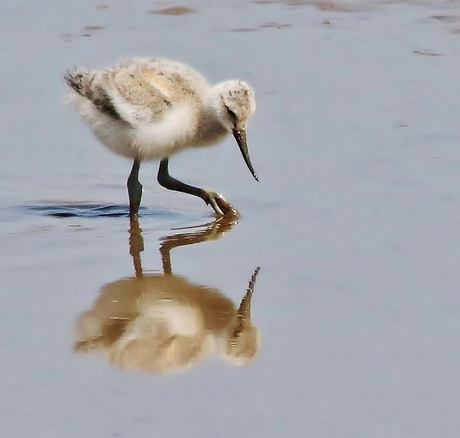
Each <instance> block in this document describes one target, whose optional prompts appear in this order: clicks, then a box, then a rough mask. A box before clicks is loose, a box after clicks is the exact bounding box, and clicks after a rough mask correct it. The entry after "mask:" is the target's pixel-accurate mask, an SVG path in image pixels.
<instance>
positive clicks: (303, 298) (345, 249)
mask: <svg viewBox="0 0 460 438" xmlns="http://www.w3.org/2000/svg"><path fill="white" fill-rule="evenodd" d="M0 12H1V13H0V41H2V43H1V47H0V53H1V55H2V59H3V63H2V69H0V83H1V84H2V86H1V91H0V96H1V99H0V120H1V122H0V123H1V126H0V131H1V132H2V141H1V143H0V151H1V157H2V159H1V160H0V185H1V187H2V190H1V191H0V281H1V288H0V316H1V317H0V346H1V350H2V360H1V361H0V375H1V379H0V392H1V394H2V397H1V398H0V424H1V434H0V435H1V436H5V437H8V438H22V437H30V436H34V437H41V436H43V437H45V436H46V437H49V436H65V437H68V438H72V437H82V436H87V437H92V436H100V437H130V436H137V437H147V436H149V437H150V436H152V434H154V435H158V436H168V437H171V438H174V437H181V438H182V437H208V436H209V437H211V436H213V437H214V436H219V437H224V438H225V437H234V436H237V435H241V436H249V435H251V436H263V437H278V436H280V435H283V436H284V435H286V436H293V437H304V436H313V437H325V438H326V437H327V438H336V437H337V438H348V437H350V438H351V437H353V438H357V437H363V438H368V437H382V438H383V437H385V438H387V437H404V438H408V437H409V438H410V437H414V438H415V437H417V438H425V437H426V438H431V437H433V436H439V437H456V436H457V434H458V429H459V427H460V421H459V419H458V413H457V411H458V409H457V406H458V405H459V403H460V379H459V377H458V375H459V374H458V370H459V368H460V353H459V348H458V343H459V341H458V340H459V336H458V333H459V330H460V322H459V321H460V318H459V316H460V305H459V297H458V293H459V285H460V271H459V270H458V266H457V265H458V261H459V260H460V245H459V244H458V242H460V227H459V225H458V224H459V223H460V195H459V187H460V154H459V152H458V151H459V144H460V130H459V124H458V120H459V114H460V103H459V99H458V96H459V92H458V91H459V90H458V88H459V85H458V83H459V81H458V80H457V72H458V67H459V60H458V50H459V46H460V35H459V29H460V21H459V18H458V17H460V11H459V10H458V6H457V5H456V4H455V3H453V2H448V1H436V2H428V1H426V2H422V1H420V2H415V1H414V2H401V3H398V2H377V1H376V2H366V3H363V2H361V3H359V2H355V1H344V2H320V1H305V2H296V1H273V2H272V1H256V2H236V3H234V4H232V5H229V4H228V3H224V2H221V3H215V4H201V3H198V2H192V1H184V2H181V3H178V4H171V3H168V2H160V3H157V4H152V2H147V1H139V2H135V4H134V3H126V2H122V1H114V2H107V3H104V2H100V3H95V2H92V1H90V0H84V1H82V2H73V3H68V2H51V3H50V2H41V1H37V2H35V3H33V4H32V3H26V2H16V1H13V0H6V1H4V2H2V4H1V6H0ZM132 55H154V56H165V57H169V58H172V59H179V60H182V61H184V62H186V63H190V64H191V65H193V66H194V67H196V68H197V69H198V70H200V71H202V72H203V73H204V74H205V75H206V76H207V77H208V78H209V80H210V81H213V82H216V81H219V80H222V79H226V78H241V79H244V80H246V81H248V82H249V83H250V84H252V85H253V86H254V88H255V90H256V95H257V103H258V109H257V112H256V115H255V117H254V119H253V120H252V123H251V124H250V126H249V128H248V144H249V150H250V153H251V158H252V162H253V164H254V167H255V170H256V171H257V173H258V175H259V177H260V183H259V184H257V183H255V182H254V181H253V180H252V177H251V175H250V174H249V172H248V171H247V169H246V167H245V164H244V162H243V161H242V159H241V156H240V153H239V151H238V148H237V146H236V144H234V141H233V139H230V138H229V139H228V140H226V141H225V142H223V143H222V144H221V145H219V146H217V147H215V148H212V149H204V150H199V151H196V150H195V151H188V152H184V153H182V154H180V155H178V156H176V157H173V158H172V159H171V163H170V169H171V174H172V175H174V176H175V177H177V178H180V179H182V180H184V181H186V182H189V183H191V184H194V185H201V186H204V187H210V188H212V189H215V190H217V191H219V192H221V193H223V194H224V195H225V197H226V199H228V200H229V201H230V202H231V203H232V204H233V205H235V207H236V208H238V210H239V211H240V212H241V218H240V219H239V220H238V221H237V223H221V222H220V223H214V218H213V216H212V214H211V210H210V209H209V207H207V206H205V205H204V204H203V203H202V201H200V200H199V199H194V198H191V197H190V196H187V195H182V194H178V193H170V192H167V191H165V190H163V189H162V188H160V187H159V186H158V184H157V183H156V180H155V179H156V171H157V165H156V164H155V163H151V164H145V165H143V166H142V168H141V174H140V179H141V182H142V183H143V185H144V190H145V191H144V195H143V203H142V206H143V209H142V210H141V215H140V219H139V229H137V228H136V229H135V230H137V231H134V232H133V227H132V226H131V228H130V223H129V219H128V217H127V214H126V213H127V192H126V178H127V176H128V173H129V170H130V167H131V163H129V162H128V161H126V160H124V159H122V158H119V157H116V156H115V155H113V154H111V153H110V152H108V151H107V150H106V149H105V148H103V147H102V146H100V145H99V144H98V143H97V141H96V140H95V139H94V138H93V137H92V135H91V134H90V132H89V131H88V129H86V127H85V126H84V125H83V123H81V122H80V121H79V120H78V118H77V117H76V115H75V114H74V112H73V110H72V109H71V108H68V107H67V106H66V105H65V103H64V99H63V95H64V94H65V84H64V81H63V80H62V74H63V72H64V71H65V70H66V69H67V68H69V67H72V66H75V65H77V64H81V63H83V64H87V65H89V66H91V67H99V66H104V65H109V64H112V63H113V62H115V61H116V60H119V59H120V58H123V57H126V56H132ZM133 239H134V240H133ZM136 242H137V243H136ZM139 242H143V243H142V246H139ZM165 242H167V244H166V247H167V249H168V251H167V252H168V254H169V255H168V257H169V265H168V263H166V264H165V250H164V248H165ZM161 248H163V250H162V251H160V249H161ZM166 260H168V258H166ZM140 264H141V265H142V270H141V271H140ZM168 266H169V267H168ZM259 266H260V267H261V269H260V272H259V274H258V276H257V281H256V284H255V286H254V290H253V292H252V291H251V292H250V293H251V294H252V295H251V296H252V298H251V302H250V317H249V318H247V317H245V316H244V315H243V314H245V313H244V312H245V311H243V310H241V309H243V307H244V306H246V307H244V308H245V309H247V301H246V302H245V304H244V306H243V307H241V305H240V303H241V302H242V299H243V297H245V296H248V295H247V291H248V289H249V288H250V287H251V286H250V279H251V277H252V276H253V274H254V272H255V270H256V268H257V267H259ZM168 269H170V271H171V272H170V274H171V275H173V278H172V279H171V278H169V277H168V279H166V280H165V279H164V278H163V276H164V274H165V272H166V273H168ZM140 272H142V276H143V277H145V279H144V280H142V279H141V280H139V273H140ZM162 278H163V279H162ZM163 281H166V282H169V281H171V282H172V283H171V284H172V286H171V285H170V286H171V288H172V289H171V288H170V289H168V290H169V292H168V291H167V292H164V290H165V289H167V287H166V286H164V285H162V284H163V283H162V282H163ZM120 285H122V287H121V286H120ZM131 285H133V286H131ZM158 285H160V286H158ZM125 286H126V287H125ZM158 287H160V289H161V290H163V292H161V293H162V294H163V295H162V294H161V293H160V295H158ZM168 287H169V286H168ZM136 288H144V289H142V290H143V291H140V290H139V289H136ZM171 290H172V292H171ZM114 291H115V292H114ZM184 291H185V292H184ZM187 291H189V293H187ZM190 291H191V292H190ZM136 294H137V295H136ZM194 294H195V295H194ZM114 296H115V297H117V298H113V297H114ZM104 297H108V298H107V300H108V301H109V302H110V303H114V302H115V301H120V302H122V303H123V306H124V307H123V311H119V310H117V309H118V308H116V309H115V310H114V309H113V308H112V307H110V306H109V307H108V308H106V307H104V303H105V302H104ZM136 297H137V298H136ZM139 297H143V298H142V300H144V299H145V300H146V303H147V304H143V305H141V304H142V303H144V301H142V300H141V301H139V300H138V298H139ZM146 297H147V298H146ZM192 297H196V300H195V301H193V298H192ZM124 299H126V301H123V300H124ZM101 306H102V307H101ZM115 307H116V306H115ZM101 309H102V310H101ZM213 309H214V310H213ZM218 309H220V310H218ZM219 312H221V313H219ZM88 315H89V316H90V317H91V318H89V319H88V318H85V316H88ZM94 315H96V316H94ZM101 315H102V316H101ZM159 315H160V316H161V317H160V316H159ZM212 315H218V316H217V317H215V318H217V319H216V320H213V317H212ZM219 315H220V316H219ZM241 315H243V316H241ZM93 317H94V318H93ZM101 320H102V323H101V322H100V321H101ZM88 321H89V322H88ZM114 321H115V322H114ZM187 321H188V323H186V322H187ZM216 321H218V322H219V324H217V323H216ZM110 322H112V323H110ZM106 323H108V324H106ZM82 324H83V326H82ZM168 324H169V325H168ZM245 324H246V325H245ZM82 327H83V328H85V330H87V331H82ZM168 330H169V331H168ZM241 333H243V334H247V335H248V336H247V338H245V340H244V342H243V341H241V343H240V344H239V343H238V342H236V341H235V339H240V340H241V339H242V338H241V337H238V336H239V335H240V334H241ZM82 334H84V335H85V337H82ZM136 336H137V337H136ZM133 339H134V341H137V340H138V339H141V340H142V342H144V343H142V342H139V343H136V342H135V344H132V345H134V347H133V348H132V352H133V355H132V356H130V357H129V358H132V357H134V358H135V360H133V361H132V362H129V360H128V359H129V358H128V359H127V361H128V362H129V364H132V363H134V364H135V365H136V366H131V367H130V366H123V363H124V362H123V361H122V359H123V358H124V357H125V356H123V357H122V356H121V355H118V352H120V351H127V350H122V349H121V347H120V345H122V344H123V342H125V341H127V340H133ZM84 341H87V342H86V344H85V343H83V344H82V342H84ZM241 345H243V346H244V348H241V349H238V347H239V346H241ZM122 346H125V344H123V345H122ZM229 346H230V347H232V348H234V350H232V351H233V352H234V355H236V356H238V357H240V358H241V357H250V360H247V361H246V360H243V361H242V362H244V363H239V364H240V365H242V366H235V363H234V362H235V361H233V362H232V360H228V359H229V358H232V357H234V356H232V354H233V353H232V354H230V353H229V351H230V350H229V348H230V347H229ZM118 347H120V348H118ZM128 347H129V345H128ZM117 348H118V349H117ZM245 351H246V352H250V353H247V354H246V356H245V355H244V352H245ZM179 352H181V354H182V353H183V354H184V356H180V354H179ZM184 352H185V353H184ZM83 353H85V354H83ZM143 353H146V356H145V357H144V356H143V355H142V354H143ZM168 354H171V355H172V357H173V358H179V357H182V358H184V357H185V358H186V359H183V360H182V362H180V363H179V362H177V363H176V362H172V361H170V362H168V361H167V360H166V359H167V358H170V356H168ZM136 355H138V356H136ZM149 355H150V356H149ZM159 357H161V358H163V359H164V362H162V364H164V363H167V364H169V365H170V368H171V369H169V370H167V369H165V368H167V367H165V366H157V367H155V366H153V363H156V362H155V360H157V359H158V358H159ZM165 358H166V359H165ZM187 358H188V359H187ZM118 359H120V360H118ZM144 359H145V361H144V362H143V360H144ZM117 360H118V361H117ZM142 363H147V364H148V365H149V366H147V367H142V366H141V365H140V364H142ZM173 365H177V366H173ZM173 368H174V369H173ZM173 371H174V372H173Z"/></svg>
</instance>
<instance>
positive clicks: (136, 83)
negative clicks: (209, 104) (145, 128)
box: [93, 68, 172, 126]
mask: <svg viewBox="0 0 460 438" xmlns="http://www.w3.org/2000/svg"><path fill="white" fill-rule="evenodd" d="M98 86H99V87H100V88H99V90H98V92H97V93H95V97H96V96H98V97H99V102H96V103H95V102H94V100H96V101H97V99H93V103H95V104H96V106H97V107H98V108H99V109H100V110H101V111H103V112H105V113H106V114H109V115H111V116H112V117H114V118H119V119H120V120H123V121H124V122H126V123H129V124H130V125H132V126H139V125H144V124H149V123H154V122H158V121H160V120H161V119H162V118H163V117H164V116H165V115H166V114H167V113H168V112H169V110H170V109H171V106H172V103H171V100H170V98H169V97H168V95H167V94H166V93H165V92H164V91H163V90H162V87H161V76H159V75H158V73H156V72H155V71H154V70H148V69H145V68H129V69H128V68H121V69H113V70H108V71H105V72H104V73H103V77H102V80H101V82H100V83H99V85H95V87H98Z"/></svg>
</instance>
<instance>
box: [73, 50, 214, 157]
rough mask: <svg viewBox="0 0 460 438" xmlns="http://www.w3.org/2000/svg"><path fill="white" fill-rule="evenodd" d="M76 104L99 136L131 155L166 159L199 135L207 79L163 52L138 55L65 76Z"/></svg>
mask: <svg viewBox="0 0 460 438" xmlns="http://www.w3.org/2000/svg"><path fill="white" fill-rule="evenodd" d="M65 79H66V81H67V84H68V85H69V87H70V88H71V89H72V91H73V93H72V100H73V101H74V103H75V106H76V108H77V110H78V112H79V113H80V115H81V116H82V117H83V119H84V120H85V121H86V122H87V123H88V124H89V125H90V127H91V128H92V129H93V131H94V132H95V134H96V136H97V137H98V138H99V139H100V140H101V141H102V143H104V144H105V145H106V146H107V147H109V148H110V149H112V150H113V151H114V152H116V153H119V154H121V155H124V156H127V157H130V158H140V159H161V158H163V157H165V156H169V155H170V154H172V153H175V152H177V151H178V150H180V149H181V148H183V147H184V146H185V145H186V144H187V143H188V142H189V140H190V139H191V138H193V137H194V135H196V129H197V123H198V118H199V113H200V111H201V109H202V106H203V99H204V98H205V97H206V95H207V93H208V91H209V85H208V84H207V82H206V80H205V79H204V78H203V76H201V74H199V73H198V72H197V71H195V70H194V69H192V68H190V67H188V66H186V65H184V64H181V63H179V62H176V61H170V60H166V59H160V58H133V59H130V60H127V61H122V62H120V63H118V64H116V65H114V66H113V67H109V68H106V69H104V70H95V71H91V70H85V69H76V70H74V71H69V72H68V73H67V75H66V76H65Z"/></svg>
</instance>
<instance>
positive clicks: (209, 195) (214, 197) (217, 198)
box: [203, 189, 239, 216]
mask: <svg viewBox="0 0 460 438" xmlns="http://www.w3.org/2000/svg"><path fill="white" fill-rule="evenodd" d="M203 192H204V193H205V196H206V199H205V202H206V204H208V205H210V206H211V207H212V208H213V209H214V211H215V212H216V214H217V215H218V216H239V214H238V211H237V210H236V208H234V207H233V206H232V205H231V204H230V203H229V202H227V201H226V200H225V199H224V197H223V196H222V195H221V194H220V193H216V192H213V191H212V190H206V189H203Z"/></svg>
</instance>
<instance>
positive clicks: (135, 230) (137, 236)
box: [129, 217, 144, 277]
mask: <svg viewBox="0 0 460 438" xmlns="http://www.w3.org/2000/svg"><path fill="white" fill-rule="evenodd" d="M142 251H144V239H143V238H142V230H141V228H140V227H139V221H138V220H137V217H132V218H131V220H130V223H129V253H130V254H131V257H132V258H133V264H134V271H135V273H136V277H142V276H143V272H142V262H141V252H142Z"/></svg>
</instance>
